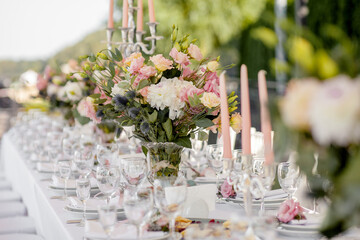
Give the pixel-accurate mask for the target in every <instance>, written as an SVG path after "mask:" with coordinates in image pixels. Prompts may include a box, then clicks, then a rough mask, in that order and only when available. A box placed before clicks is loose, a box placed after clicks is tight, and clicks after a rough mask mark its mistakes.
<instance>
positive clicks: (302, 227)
mask: <svg viewBox="0 0 360 240" xmlns="http://www.w3.org/2000/svg"><path fill="white" fill-rule="evenodd" d="M281 227H282V228H283V229H287V230H294V231H314V232H315V231H317V230H319V227H320V226H319V225H316V224H308V225H306V224H304V225H298V224H285V223H284V224H281Z"/></svg>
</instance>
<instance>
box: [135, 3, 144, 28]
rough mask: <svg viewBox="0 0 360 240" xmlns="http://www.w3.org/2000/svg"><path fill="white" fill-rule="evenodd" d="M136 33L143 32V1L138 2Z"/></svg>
mask: <svg viewBox="0 0 360 240" xmlns="http://www.w3.org/2000/svg"><path fill="white" fill-rule="evenodd" d="M136 31H138V32H142V31H143V3H142V0H138V11H137V21H136Z"/></svg>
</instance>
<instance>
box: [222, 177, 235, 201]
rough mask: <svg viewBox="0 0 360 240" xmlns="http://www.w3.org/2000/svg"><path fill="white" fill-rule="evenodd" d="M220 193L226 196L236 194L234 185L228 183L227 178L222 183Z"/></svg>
mask: <svg viewBox="0 0 360 240" xmlns="http://www.w3.org/2000/svg"><path fill="white" fill-rule="evenodd" d="M220 193H221V195H222V196H223V197H224V198H228V197H232V196H234V195H235V191H234V189H233V187H232V186H231V185H230V184H229V183H228V181H227V180H225V181H224V183H223V184H222V185H221V188H220Z"/></svg>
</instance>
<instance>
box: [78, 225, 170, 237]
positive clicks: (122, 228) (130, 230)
mask: <svg viewBox="0 0 360 240" xmlns="http://www.w3.org/2000/svg"><path fill="white" fill-rule="evenodd" d="M164 235H165V233H164V232H144V233H143V237H142V239H147V238H161V237H163V236H164ZM85 237H87V238H104V239H105V238H106V234H105V231H104V229H103V227H102V226H101V224H100V223H99V222H95V221H86V222H85ZM111 239H129V240H130V239H136V228H135V226H134V225H130V224H127V223H123V222H120V223H118V224H116V226H115V228H114V231H113V232H112V234H111Z"/></svg>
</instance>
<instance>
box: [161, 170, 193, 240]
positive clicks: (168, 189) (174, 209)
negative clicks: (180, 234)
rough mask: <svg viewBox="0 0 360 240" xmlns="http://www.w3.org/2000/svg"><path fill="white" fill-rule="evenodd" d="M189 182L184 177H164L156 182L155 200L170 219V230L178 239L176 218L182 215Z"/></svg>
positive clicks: (174, 237)
mask: <svg viewBox="0 0 360 240" xmlns="http://www.w3.org/2000/svg"><path fill="white" fill-rule="evenodd" d="M186 193H187V182H186V179H185V178H184V177H183V176H178V177H175V176H174V177H162V178H157V179H155V181H154V199H155V204H156V206H157V207H158V208H159V210H160V212H161V213H162V214H164V215H165V216H167V217H168V218H169V219H170V222H169V230H170V236H171V238H172V239H177V238H176V233H175V218H176V216H178V215H179V214H180V213H181V210H182V209H183V207H184V205H185V201H186Z"/></svg>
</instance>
